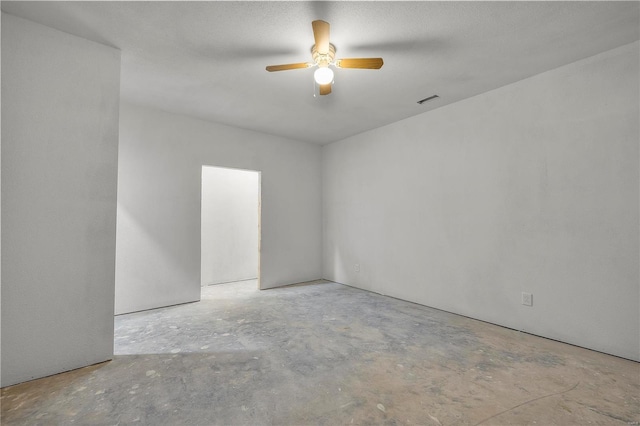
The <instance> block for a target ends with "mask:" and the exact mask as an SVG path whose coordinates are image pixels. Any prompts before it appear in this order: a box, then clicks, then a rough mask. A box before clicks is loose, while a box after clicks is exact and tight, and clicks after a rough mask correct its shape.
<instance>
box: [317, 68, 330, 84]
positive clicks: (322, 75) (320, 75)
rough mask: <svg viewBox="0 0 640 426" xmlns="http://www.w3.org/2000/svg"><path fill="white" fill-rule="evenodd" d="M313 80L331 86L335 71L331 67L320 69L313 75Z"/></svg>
mask: <svg viewBox="0 0 640 426" xmlns="http://www.w3.org/2000/svg"><path fill="white" fill-rule="evenodd" d="M313 79H314V80H315V81H316V83H318V84H320V85H323V84H329V83H331V82H332V81H333V70H332V69H331V68H329V67H319V68H318V69H317V70H316V71H315V72H314V73H313Z"/></svg>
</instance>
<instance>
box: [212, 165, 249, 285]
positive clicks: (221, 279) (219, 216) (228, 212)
mask: <svg viewBox="0 0 640 426" xmlns="http://www.w3.org/2000/svg"><path fill="white" fill-rule="evenodd" d="M200 218H201V222H200V231H201V239H200V265H201V266H200V285H201V286H202V287H204V286H208V285H214V284H224V283H230V282H237V281H247V280H257V281H258V287H259V286H260V172H258V171H254V170H241V169H231V168H224V167H214V166H202V204H201V215H200Z"/></svg>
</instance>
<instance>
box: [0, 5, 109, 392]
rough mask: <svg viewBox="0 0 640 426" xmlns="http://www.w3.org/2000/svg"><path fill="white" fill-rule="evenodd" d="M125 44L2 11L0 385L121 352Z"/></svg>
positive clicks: (54, 371) (87, 362)
mask: <svg viewBox="0 0 640 426" xmlns="http://www.w3.org/2000/svg"><path fill="white" fill-rule="evenodd" d="M119 96H120V52H119V51H118V50H116V49H113V48H110V47H106V46H102V45H99V44H96V43H93V42H89V41H87V40H84V39H80V38H77V37H74V36H71V35H68V34H65V33H62V32H59V31H56V30H52V29H50V28H47V27H44V26H40V25H37V24H34V23H32V22H30V21H26V20H23V19H20V18H16V17H13V16H10V15H6V14H4V13H3V14H2V218H3V221H2V386H7V385H10V384H14V383H18V382H22V381H25V380H29V379H33V378H36V377H41V376H45V375H50V374H55V373H59V372H61V371H65V370H70V369H73V368H78V367H82V366H85V365H88V364H92V363H97V362H100V361H104V360H107V359H109V358H111V356H112V355H113V297H114V293H113V292H114V279H115V277H114V275H115V241H116V177H117V144H118V104H119Z"/></svg>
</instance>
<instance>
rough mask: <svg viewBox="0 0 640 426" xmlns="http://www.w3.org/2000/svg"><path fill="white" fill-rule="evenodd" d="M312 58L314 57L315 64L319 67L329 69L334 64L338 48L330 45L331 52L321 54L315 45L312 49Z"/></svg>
mask: <svg viewBox="0 0 640 426" xmlns="http://www.w3.org/2000/svg"><path fill="white" fill-rule="evenodd" d="M311 56H312V57H313V62H315V63H316V65H318V66H319V67H328V66H329V65H330V64H332V63H333V60H334V59H335V57H336V47H335V46H334V45H333V44H331V43H329V51H328V52H327V53H324V54H323V53H320V52H318V49H317V48H316V45H315V44H314V45H313V46H312V47H311Z"/></svg>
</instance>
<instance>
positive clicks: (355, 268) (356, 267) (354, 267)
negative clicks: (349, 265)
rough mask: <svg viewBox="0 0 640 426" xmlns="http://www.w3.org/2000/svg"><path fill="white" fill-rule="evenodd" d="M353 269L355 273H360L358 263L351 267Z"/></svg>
mask: <svg viewBox="0 0 640 426" xmlns="http://www.w3.org/2000/svg"><path fill="white" fill-rule="evenodd" d="M353 269H354V270H355V271H356V272H360V264H359V263H356V264H355V265H353Z"/></svg>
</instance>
